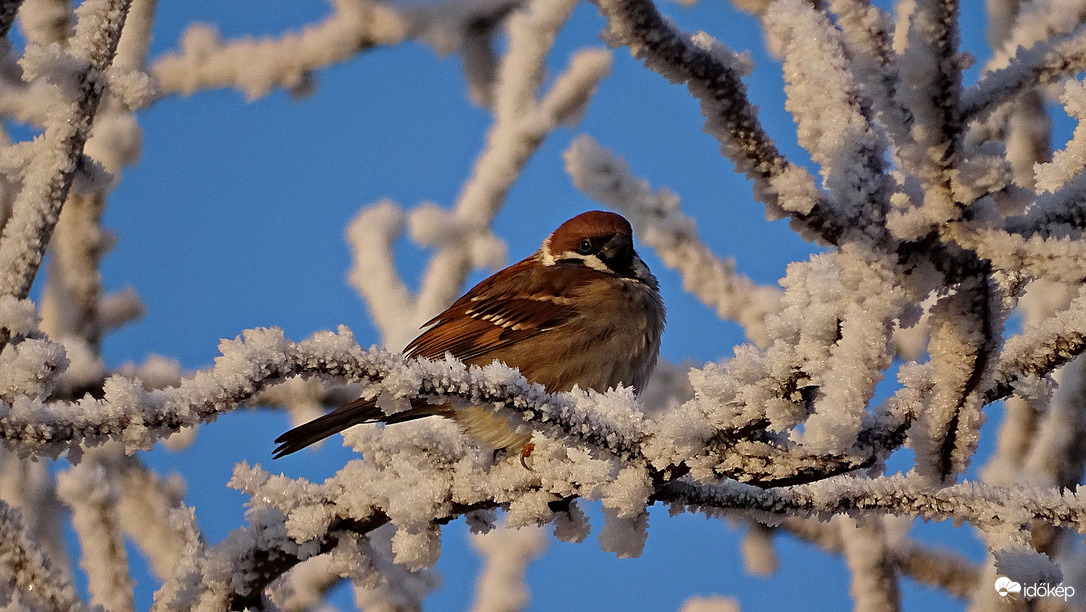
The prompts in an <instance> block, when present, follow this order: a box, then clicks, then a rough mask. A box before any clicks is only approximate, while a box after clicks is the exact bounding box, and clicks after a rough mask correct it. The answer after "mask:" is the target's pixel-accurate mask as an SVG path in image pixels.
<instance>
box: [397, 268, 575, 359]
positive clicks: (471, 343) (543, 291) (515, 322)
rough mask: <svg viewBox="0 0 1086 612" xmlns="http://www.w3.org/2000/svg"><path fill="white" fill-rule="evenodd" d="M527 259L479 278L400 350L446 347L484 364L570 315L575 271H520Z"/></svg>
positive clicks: (439, 354) (436, 353) (432, 354)
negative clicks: (567, 272)
mask: <svg viewBox="0 0 1086 612" xmlns="http://www.w3.org/2000/svg"><path fill="white" fill-rule="evenodd" d="M530 260H531V258H528V259H525V260H523V261H520V262H519V263H517V264H515V265H513V266H510V267H508V268H506V269H504V270H502V271H500V272H498V273H496V274H494V275H493V276H491V277H490V278H487V279H486V280H484V281H482V282H481V283H479V284H478V285H476V286H475V287H474V288H472V290H471V291H469V292H467V293H466V294H465V295H464V296H463V297H461V298H460V299H459V300H457V301H456V302H455V303H454V304H453V305H452V306H450V307H449V308H448V309H447V310H446V311H445V312H443V313H441V314H439V315H437V316H436V317H434V318H433V319H431V320H430V321H428V322H427V323H426V325H424V327H427V326H429V327H430V329H428V330H426V331H425V332H423V333H422V334H421V335H420V336H419V337H418V338H415V339H414V340H412V341H411V343H410V344H408V345H407V348H406V349H404V353H405V354H406V355H407V356H408V357H425V358H427V359H441V358H443V357H444V356H445V353H446V352H449V353H452V355H453V356H454V357H456V358H457V359H460V360H461V361H464V362H466V363H469V364H470V363H477V364H483V365H485V363H488V362H489V361H490V360H491V359H493V358H494V353H496V352H499V351H500V349H502V348H504V347H507V346H509V345H511V344H515V343H518V342H522V341H524V340H525V339H527V338H530V337H532V336H534V335H536V334H539V333H542V332H545V331H547V330H549V329H553V328H555V327H557V326H558V325H560V324H562V323H563V322H564V321H566V320H567V319H569V318H570V317H571V316H573V315H574V314H575V308H574V306H573V305H572V300H571V299H570V298H569V297H568V292H570V291H571V290H573V289H575V287H574V286H573V285H572V284H571V282H572V281H573V279H574V278H575V275H570V274H564V273H563V272H564V271H565V268H566V266H565V265H563V264H556V265H553V266H548V267H547V268H544V269H542V271H541V272H539V271H537V273H535V274H524V273H523V272H524V270H523V269H524V268H525V267H527V266H529V265H531V264H530Z"/></svg>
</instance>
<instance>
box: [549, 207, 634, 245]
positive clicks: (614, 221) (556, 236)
mask: <svg viewBox="0 0 1086 612" xmlns="http://www.w3.org/2000/svg"><path fill="white" fill-rule="evenodd" d="M615 234H620V235H623V236H631V237H632V236H633V228H632V227H630V222H629V221H627V220H626V219H625V218H624V217H623V216H622V215H618V214H615V213H613V212H607V211H603V210H590V211H588V212H585V213H581V214H579V215H577V216H576V217H573V218H572V219H570V220H569V221H566V222H565V223H563V224H562V225H559V226H558V229H556V230H554V232H553V233H552V234H551V235H550V236H548V237H547V240H546V241H544V243H543V245H544V249H546V250H547V251H549V252H550V253H553V254H558V253H564V252H566V251H572V250H575V249H576V248H577V245H578V243H579V242H580V241H581V240H583V239H585V238H599V237H603V236H614V235H615Z"/></svg>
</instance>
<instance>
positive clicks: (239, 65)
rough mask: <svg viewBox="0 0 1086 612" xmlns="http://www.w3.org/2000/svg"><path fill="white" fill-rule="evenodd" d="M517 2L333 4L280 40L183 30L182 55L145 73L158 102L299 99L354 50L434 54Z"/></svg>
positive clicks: (348, 0)
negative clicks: (286, 92)
mask: <svg viewBox="0 0 1086 612" xmlns="http://www.w3.org/2000/svg"><path fill="white" fill-rule="evenodd" d="M518 3H519V2H518V0H491V1H483V2H475V1H472V0H452V1H449V2H442V3H438V4H435V5H432V6H424V5H418V6H394V5H392V4H388V3H385V2H380V1H375V0H336V1H335V2H333V3H332V5H333V11H332V13H331V14H330V15H329V16H328V17H327V18H326V19H325V20H324V21H322V22H320V23H317V24H314V25H310V26H308V27H305V28H303V29H300V30H298V31H294V32H288V33H286V34H284V35H282V36H279V37H265V38H261V39H256V40H254V39H251V38H241V39H237V40H231V41H226V42H224V41H222V40H221V39H220V38H219V34H218V33H217V32H216V31H215V29H214V28H212V27H210V26H204V25H196V26H192V27H191V28H189V30H188V31H187V32H186V33H185V37H184V39H183V40H182V42H181V50H180V51H179V52H176V53H171V54H168V55H165V56H163V57H161V58H159V59H157V60H156V61H155V62H154V65H153V66H152V68H151V71H152V73H153V74H154V76H155V79H156V80H157V82H158V86H159V88H160V90H161V92H162V94H163V95H168V94H172V93H182V94H192V93H195V92H197V91H202V90H205V89H211V88H217V87H234V88H237V89H239V90H241V91H242V92H244V93H245V95H246V96H247V97H248V98H249V99H254V98H259V97H262V96H264V95H267V93H268V92H270V91H271V90H273V89H274V88H277V87H283V88H286V89H290V90H294V91H296V92H299V93H304V92H305V90H306V89H307V88H309V87H310V86H311V79H312V76H311V75H312V73H313V72H314V71H316V70H319V69H321V68H327V67H330V66H332V65H334V64H337V63H340V62H344V61H346V60H348V59H351V58H353V57H355V56H356V55H358V53H359V52H360V51H364V50H366V49H370V48H373V47H378V46H389V45H396V44H400V43H402V42H404V41H405V40H407V39H410V38H419V39H423V40H426V41H428V42H430V43H431V44H432V45H434V46H435V47H436V48H437V50H438V51H441V52H445V53H447V52H449V51H452V50H453V49H455V48H456V47H457V46H458V45H459V44H461V40H462V39H463V38H464V37H465V36H466V34H467V32H468V31H469V30H470V29H471V28H477V27H478V26H479V24H480V23H482V22H486V21H493V20H497V19H500V18H501V17H502V16H504V15H505V14H506V13H507V12H508V11H509V10H511V9H512V8H514V7H515V6H516V5H517V4H518Z"/></svg>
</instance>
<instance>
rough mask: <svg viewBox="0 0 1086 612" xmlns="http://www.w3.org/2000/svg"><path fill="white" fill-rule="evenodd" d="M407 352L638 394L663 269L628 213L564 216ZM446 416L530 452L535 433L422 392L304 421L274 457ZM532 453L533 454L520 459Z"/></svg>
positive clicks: (655, 328)
mask: <svg viewBox="0 0 1086 612" xmlns="http://www.w3.org/2000/svg"><path fill="white" fill-rule="evenodd" d="M423 327H424V328H425V327H428V328H429V329H427V330H426V331H425V332H423V333H422V335H420V336H419V337H418V338H415V339H414V340H413V341H412V342H411V343H410V344H408V345H407V348H406V349H404V351H405V354H406V355H407V356H408V357H426V358H427V359H442V358H444V357H445V353H446V352H449V353H451V354H452V355H453V356H454V357H456V358H458V359H460V360H462V361H463V362H464V363H465V364H469V365H470V364H476V365H488V364H490V363H491V362H493V361H495V360H497V361H501V362H504V363H505V364H506V365H508V366H511V367H515V368H518V369H519V370H520V373H521V374H523V375H524V377H525V378H527V379H528V380H529V381H531V382H535V383H540V384H542V385H543V386H544V387H545V388H546V389H547V391H548V392H551V393H555V392H558V391H569V390H570V389H572V388H573V386H574V385H577V386H580V387H581V388H582V389H596V390H598V391H606V390H607V389H608V388H610V387H615V386H616V385H619V384H625V385H629V386H632V387H633V388H634V389H635V390H637V391H640V390H641V389H642V388H643V387H644V385H645V383H646V382H647V381H648V379H649V374H651V373H652V369H653V368H654V367H655V366H656V357H657V354H658V352H659V350H660V334H661V332H662V331H663V329H664V303H663V300H661V299H660V293H659V291H658V286H657V283H656V277H654V276H653V275H652V273H651V272H649V269H648V266H646V265H645V262H643V261H641V258H640V257H638V256H637V253H636V252H635V251H634V248H633V230H632V228H631V227H630V223H629V222H628V221H626V219H624V218H623V217H622V216H620V215H617V214H614V213H610V212H602V211H590V212H586V213H583V214H580V215H577V216H576V217H573V218H572V219H570V220H569V221H566V222H565V223H563V224H562V225H561V226H559V227H558V229H556V230H554V232H553V233H552V234H551V235H550V236H548V237H547V239H546V240H544V241H543V244H542V246H540V247H539V250H538V251H536V252H535V253H534V254H533V255H530V256H529V257H527V258H525V259H523V260H521V261H519V262H517V263H516V264H513V265H512V266H509V267H508V268H505V269H504V270H501V271H499V272H497V273H495V274H493V275H492V276H490V277H489V278H487V279H486V280H484V281H482V282H481V283H479V284H478V285H476V286H475V287H473V288H472V289H471V291H468V292H467V293H466V294H464V296H463V297H461V298H460V299H458V300H456V302H455V303H453V305H452V306H450V307H449V309H448V310H446V311H445V312H443V313H441V314H439V315H437V316H436V317H434V318H433V319H431V320H430V321H429V322H428V323H426V324H425V325H424V326H423ZM431 415H440V416H443V417H447V418H451V419H453V420H455V421H457V422H459V423H460V424H461V425H462V426H463V427H464V428H465V429H466V430H467V432H468V434H469V435H470V436H472V437H473V438H474V440H475V441H476V442H477V443H478V444H479V445H481V446H484V447H487V448H491V449H495V450H497V449H504V450H509V451H521V452H522V453H524V454H527V452H528V451H530V448H531V445H530V442H531V435H530V434H518V433H516V432H514V431H513V430H512V429H511V428H510V426H509V424H508V422H507V421H506V419H505V418H504V417H501V416H498V415H496V414H494V413H493V412H491V411H489V410H487V409H485V408H482V407H478V406H477V407H472V408H467V409H461V410H456V409H454V408H453V407H452V406H450V405H449V404H440V405H431V404H428V403H427V402H426V401H425V400H423V399H418V400H414V401H413V402H412V406H411V408H410V409H408V410H406V411H403V412H398V413H396V414H392V415H385V414H384V413H383V412H382V411H381V409H380V408H378V407H377V405H376V401H375V400H372V399H370V400H367V399H358V400H356V401H354V402H352V403H350V404H348V405H346V406H343V407H342V408H338V409H336V410H333V411H332V412H329V413H328V414H326V415H324V416H322V417H319V418H317V419H315V420H313V421H310V422H309V423H306V424H304V425H300V426H298V427H295V428H294V429H291V430H290V431H288V432H286V433H284V434H283V435H281V436H279V437H278V438H277V439H276V440H275V441H276V443H277V444H278V445H279V446H278V447H276V449H275V457H276V458H279V457H282V456H284V455H289V454H290V453H293V452H295V451H298V450H300V449H302V448H305V447H306V446H309V445H310V444H313V443H314V442H318V441H320V440H323V439H324V438H327V437H328V436H330V435H332V434H334V433H337V432H340V431H343V430H344V429H347V428H348V427H351V426H353V425H357V424H359V423H375V422H383V423H389V424H391V423H401V422H404V421H410V420H413V419H417V418H420V417H425V416H431ZM522 461H523V458H522Z"/></svg>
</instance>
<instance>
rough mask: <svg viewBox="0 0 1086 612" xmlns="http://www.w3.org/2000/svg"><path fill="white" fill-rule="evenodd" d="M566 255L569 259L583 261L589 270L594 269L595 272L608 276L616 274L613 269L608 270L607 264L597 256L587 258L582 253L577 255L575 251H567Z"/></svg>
mask: <svg viewBox="0 0 1086 612" xmlns="http://www.w3.org/2000/svg"><path fill="white" fill-rule="evenodd" d="M564 255H565V256H566V258H567V259H580V260H581V261H583V262H584V265H586V266H588V267H589V268H592V269H593V270H599V271H600V272H606V273H608V274H614V271H613V270H611V268H608V267H607V264H605V263H603V262H602V261H600V258H599V257H596V256H595V255H587V256H585V255H581V254H580V253H577V252H575V251H566V252H565V253H564Z"/></svg>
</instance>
